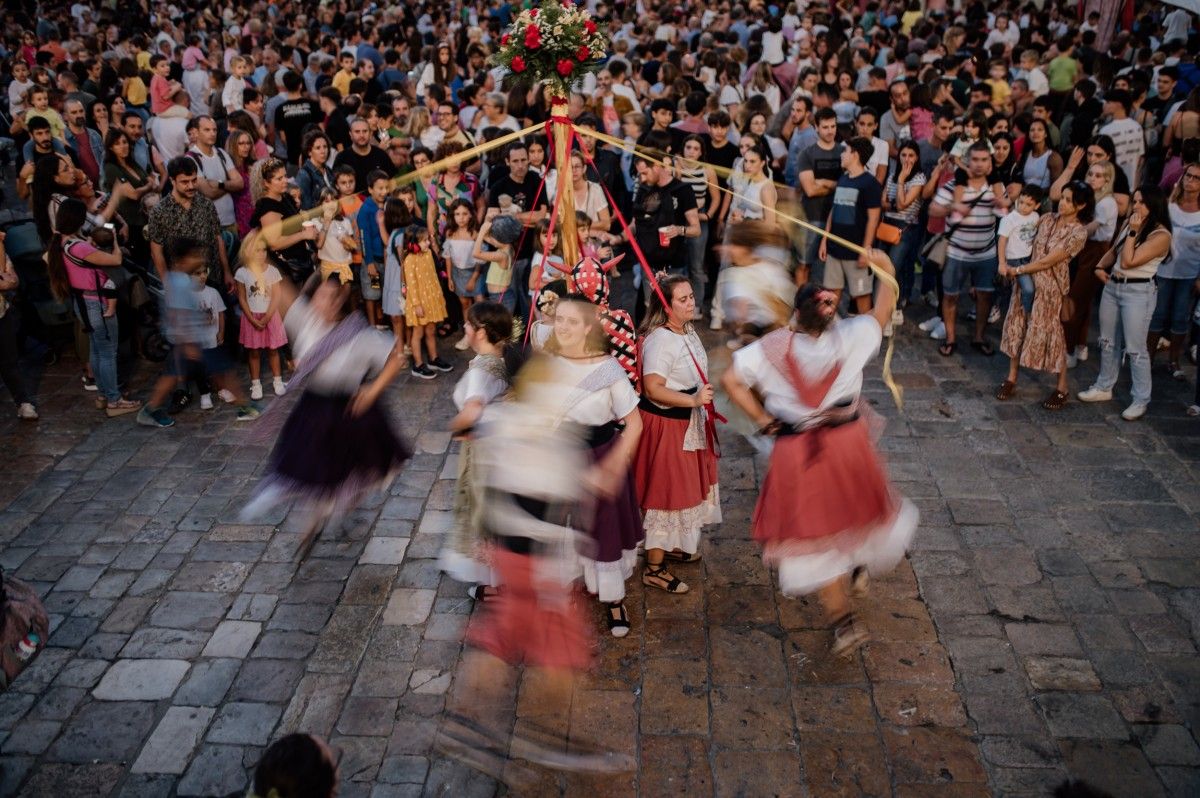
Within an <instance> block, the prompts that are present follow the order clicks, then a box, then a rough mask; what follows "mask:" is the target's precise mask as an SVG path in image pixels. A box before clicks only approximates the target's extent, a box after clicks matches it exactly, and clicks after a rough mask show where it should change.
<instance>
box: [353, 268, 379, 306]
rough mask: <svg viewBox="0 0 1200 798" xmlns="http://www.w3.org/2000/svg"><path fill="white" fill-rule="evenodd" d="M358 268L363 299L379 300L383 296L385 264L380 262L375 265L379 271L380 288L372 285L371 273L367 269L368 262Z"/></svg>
mask: <svg viewBox="0 0 1200 798" xmlns="http://www.w3.org/2000/svg"><path fill="white" fill-rule="evenodd" d="M358 268H359V272H358V279H359V281H360V284H361V285H362V295H363V299H365V300H367V301H369V302H377V301H378V300H379V299H380V298H381V297H382V296H383V266H382V265H380V264H377V265H376V266H375V268H376V270H377V271H378V272H379V277H378V280H379V287H378V288H372V287H371V273H370V272H369V271H368V270H367V264H365V263H364V264H363V265H361V266H359V267H358Z"/></svg>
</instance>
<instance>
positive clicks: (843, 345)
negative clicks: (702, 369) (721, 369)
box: [733, 316, 883, 424]
mask: <svg viewBox="0 0 1200 798" xmlns="http://www.w3.org/2000/svg"><path fill="white" fill-rule="evenodd" d="M882 341H883V330H882V329H880V327H879V323H878V322H877V321H875V318H874V317H873V316H857V317H855V318H853V319H844V320H842V321H838V322H834V323H833V324H832V325H831V326H830V327H829V329H828V330H827V331H826V332H825V333H823V334H822V335H821V336H820V337H819V338H813V337H812V336H811V335H805V334H803V333H796V334H795V335H794V336H793V337H792V341H791V351H792V354H793V356H794V357H795V362H796V363H797V365H798V367H799V368H800V370H801V371H802V373H803V374H804V376H805V378H806V379H809V380H812V381H818V380H820V379H821V378H822V377H824V376H825V375H826V374H828V373H829V370H830V369H831V368H833V367H834V366H835V365H837V364H838V363H840V364H841V371H840V373H839V374H838V376H837V379H835V380H834V381H833V384H832V385H831V386H830V388H829V391H828V392H827V393H826V394H825V398H824V400H822V402H821V405H820V407H808V406H807V405H805V404H803V403H802V402H801V401H800V399H799V397H798V396H796V391H795V389H794V388H793V387H792V383H791V381H790V380H788V378H787V377H786V376H785V375H784V374H781V373H780V372H779V371H777V370H776V369H775V367H774V366H772V365H771V364H770V362H768V360H767V357H766V353H765V352H764V351H763V342H762V341H761V340H759V341H755V342H754V343H752V344H750V345H749V346H747V347H744V348H742V349H739V350H738V351H736V352H734V353H733V368H734V369H736V370H737V375H738V376H739V377H740V378H741V380H742V381H743V382H744V383H746V384H747V385H749V386H751V387H753V388H756V389H758V391H759V392H760V393H761V394H762V396H763V399H764V407H766V410H767V412H768V413H770V414H771V415H772V416H774V417H775V418H777V419H779V420H780V421H785V422H787V423H789V424H801V423H803V422H804V421H806V420H807V419H808V418H809V417H810V416H813V415H816V414H817V413H818V412H819V411H821V410H825V409H828V408H830V407H832V406H834V405H836V404H839V403H842V402H845V401H846V400H853V399H855V398H857V397H858V395H859V393H861V392H862V382H863V374H862V373H863V368H864V367H865V366H866V365H867V363H868V362H869V361H870V360H871V358H873V357H874V356H875V354H876V353H877V352H878V351H879V345H880V344H881V343H882Z"/></svg>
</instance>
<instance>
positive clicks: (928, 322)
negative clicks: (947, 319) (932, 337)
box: [917, 316, 942, 333]
mask: <svg viewBox="0 0 1200 798" xmlns="http://www.w3.org/2000/svg"><path fill="white" fill-rule="evenodd" d="M941 323H942V317H941V316H930V317H929V318H927V319H925V321H923V322H921V323H920V324H918V325H917V328H918V329H920V331H921V332H926V333H927V332H929V331H930V330H932V329H933V328H934V327H936V326H938V325H939V324H941Z"/></svg>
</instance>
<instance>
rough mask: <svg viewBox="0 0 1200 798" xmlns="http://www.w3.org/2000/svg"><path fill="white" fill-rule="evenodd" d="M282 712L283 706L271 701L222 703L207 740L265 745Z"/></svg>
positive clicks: (211, 741) (234, 743)
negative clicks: (266, 702) (263, 702)
mask: <svg viewBox="0 0 1200 798" xmlns="http://www.w3.org/2000/svg"><path fill="white" fill-rule="evenodd" d="M281 714H283V707H282V706H278V705H274V704H258V703H250V702H239V701H235V702H231V703H228V704H225V705H224V706H222V707H221V710H220V712H219V713H218V714H217V717H216V720H214V721H213V723H212V728H210V729H209V730H208V736H207V738H206V739H207V740H208V742H210V743H230V744H233V745H266V744H267V741H268V740H269V739H270V737H271V730H272V729H274V728H275V724H276V722H277V721H278V720H279V716H280V715H281Z"/></svg>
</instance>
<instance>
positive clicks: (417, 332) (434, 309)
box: [403, 225, 454, 380]
mask: <svg viewBox="0 0 1200 798" xmlns="http://www.w3.org/2000/svg"><path fill="white" fill-rule="evenodd" d="M404 247H405V249H406V253H405V255H404V264H403V271H404V298H405V313H404V319H405V321H406V322H407V323H408V326H409V327H411V328H412V340H411V342H410V343H411V346H412V354H413V364H412V368H411V373H412V375H413V376H414V377H419V378H420V379H423V380H432V379H433V378H434V377H436V376H437V374H436V373H435V372H438V371H442V372H446V371H453V370H454V366H452V365H450V364H449V363H447V362H446V361H444V360H442V359H441V358H440V357H438V351H437V325H438V324H440V323H441V322H442V321H443V320H444V319H445V318H446V300H445V298H443V296H442V287H441V284H440V283H438V277H437V266H436V265H435V264H434V262H433V253H432V252H430V250H429V247H430V244H429V231H428V230H427V229H425V228H424V227H420V226H418V225H411V226H409V228H408V230H407V231H406V232H405V234H404ZM426 354H428V357H426Z"/></svg>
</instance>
